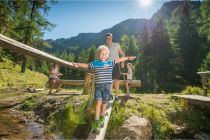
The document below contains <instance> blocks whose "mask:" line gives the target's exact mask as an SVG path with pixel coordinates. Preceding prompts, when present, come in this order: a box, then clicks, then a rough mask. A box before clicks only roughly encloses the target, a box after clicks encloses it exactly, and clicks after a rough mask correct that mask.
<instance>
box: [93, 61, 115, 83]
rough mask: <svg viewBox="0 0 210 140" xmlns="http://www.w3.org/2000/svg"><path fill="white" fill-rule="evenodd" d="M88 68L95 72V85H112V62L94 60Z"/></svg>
mask: <svg viewBox="0 0 210 140" xmlns="http://www.w3.org/2000/svg"><path fill="white" fill-rule="evenodd" d="M89 67H90V68H91V69H93V70H94V72H95V83H112V69H113V67H114V61H113V60H107V61H100V60H94V61H92V62H91V63H90V64H89Z"/></svg>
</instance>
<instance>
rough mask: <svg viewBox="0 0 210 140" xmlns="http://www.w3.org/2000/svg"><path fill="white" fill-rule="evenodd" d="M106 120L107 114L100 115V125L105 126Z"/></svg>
mask: <svg viewBox="0 0 210 140" xmlns="http://www.w3.org/2000/svg"><path fill="white" fill-rule="evenodd" d="M104 121H105V116H104V115H101V116H100V119H99V124H100V127H101V128H102V127H104Z"/></svg>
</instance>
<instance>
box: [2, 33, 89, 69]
mask: <svg viewBox="0 0 210 140" xmlns="http://www.w3.org/2000/svg"><path fill="white" fill-rule="evenodd" d="M0 47H3V48H6V49H9V50H11V51H14V52H17V53H20V54H22V55H27V56H31V57H34V58H37V59H43V60H46V61H49V62H52V63H58V64H59V65H62V66H65V67H69V68H74V69H80V70H84V71H88V69H84V68H79V67H75V66H73V64H72V63H71V62H68V61H65V60H62V59H60V58H57V57H55V56H53V55H50V54H47V53H45V52H43V51H40V50H38V49H35V48H33V47H30V46H28V45H25V44H23V43H20V42H18V41H16V40H14V39H11V38H9V37H6V36H4V35H2V34H0Z"/></svg>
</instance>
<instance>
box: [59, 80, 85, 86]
mask: <svg viewBox="0 0 210 140" xmlns="http://www.w3.org/2000/svg"><path fill="white" fill-rule="evenodd" d="M56 82H57V84H62V85H72V86H82V85H84V83H85V80H60V79H59V80H57V81H56Z"/></svg>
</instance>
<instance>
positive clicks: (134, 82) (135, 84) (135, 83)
mask: <svg viewBox="0 0 210 140" xmlns="http://www.w3.org/2000/svg"><path fill="white" fill-rule="evenodd" d="M84 81H85V80H57V82H58V83H60V84H66V85H84V84H85V82H84ZM125 83H126V80H120V86H125ZM130 87H141V81H140V80H132V82H131V83H130Z"/></svg>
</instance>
